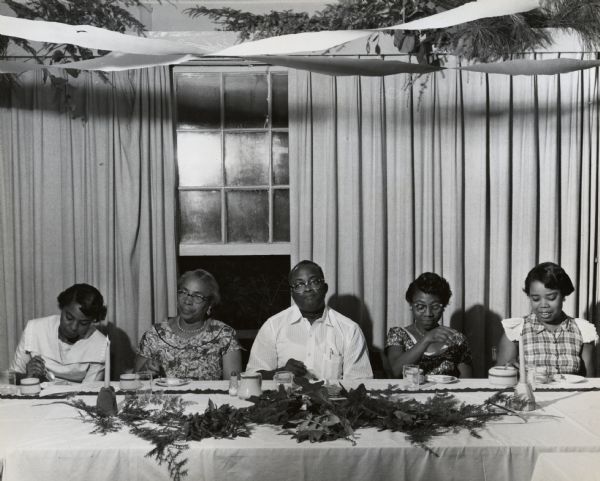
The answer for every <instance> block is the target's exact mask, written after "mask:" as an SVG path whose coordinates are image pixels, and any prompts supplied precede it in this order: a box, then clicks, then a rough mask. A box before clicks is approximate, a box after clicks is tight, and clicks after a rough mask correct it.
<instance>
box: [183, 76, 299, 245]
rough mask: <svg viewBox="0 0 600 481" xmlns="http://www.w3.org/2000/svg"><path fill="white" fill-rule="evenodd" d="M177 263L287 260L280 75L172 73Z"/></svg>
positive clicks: (284, 96) (284, 99) (284, 100)
mask: <svg viewBox="0 0 600 481" xmlns="http://www.w3.org/2000/svg"><path fill="white" fill-rule="evenodd" d="M174 85H175V100H176V109H177V110H176V129H177V133H176V135H177V138H176V144H177V163H178V169H179V236H180V239H179V240H180V243H179V251H180V255H184V256H186V255H194V256H197V255H287V254H289V252H290V243H289V242H290V221H289V219H290V215H289V210H290V191H289V165H288V89H287V72H285V71H282V70H276V69H273V68H270V67H252V68H250V67H176V68H175V69H174Z"/></svg>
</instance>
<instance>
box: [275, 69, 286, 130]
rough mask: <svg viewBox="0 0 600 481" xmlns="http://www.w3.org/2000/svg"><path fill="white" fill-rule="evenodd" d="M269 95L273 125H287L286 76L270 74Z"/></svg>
mask: <svg viewBox="0 0 600 481" xmlns="http://www.w3.org/2000/svg"><path fill="white" fill-rule="evenodd" d="M271 96H272V97H273V105H272V107H271V109H272V115H273V120H272V122H273V127H276V128H277V127H279V128H282V127H283V128H286V127H287V126H288V76H287V74H273V75H272V76H271Z"/></svg>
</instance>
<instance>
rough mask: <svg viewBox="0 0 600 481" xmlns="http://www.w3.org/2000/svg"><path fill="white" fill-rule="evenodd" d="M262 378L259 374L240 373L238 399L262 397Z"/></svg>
mask: <svg viewBox="0 0 600 481" xmlns="http://www.w3.org/2000/svg"><path fill="white" fill-rule="evenodd" d="M261 385H262V376H261V375H260V373H259V372H242V373H240V384H239V386H238V397H239V398H240V399H248V398H249V397H251V396H260V395H261V394H262V389H261Z"/></svg>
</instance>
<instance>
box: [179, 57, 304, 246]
mask: <svg viewBox="0 0 600 481" xmlns="http://www.w3.org/2000/svg"><path fill="white" fill-rule="evenodd" d="M244 71H246V72H259V73H274V72H283V73H288V71H289V70H288V69H287V68H283V67H273V66H269V65H264V64H256V63H253V64H244V63H241V62H240V61H238V62H228V61H223V60H220V59H219V60H216V61H199V62H193V63H187V64H185V65H180V66H175V67H173V68H172V79H173V89H172V95H173V105H174V106H176V105H177V99H176V91H175V76H176V74H182V73H183V74H185V73H228V72H233V73H244ZM288 85H289V82H288ZM288 92H289V90H288ZM270 93H271V90H270V89H269V95H270ZM221 94H223V91H222V90H221ZM269 101H270V99H269ZM175 108H176V107H175ZM221 108H223V102H221ZM222 114H223V113H222V112H221V115H222ZM173 117H174V118H173V125H174V137H175V140H174V148H175V159H176V163H177V165H179V163H178V160H177V143H176V142H177V122H176V112H175V109H174V112H173ZM241 130H244V131H252V130H253V129H251V128H250V129H241ZM256 130H257V131H258V130H259V131H263V129H256ZM221 131H222V132H224V131H226V129H225V130H223V129H222V130H221ZM285 131H287V132H288V138H289V122H288V128H287V129H284V128H277V127H276V128H271V129H270V130H269V132H270V133H271V132H285ZM270 145H272V144H270ZM272 154H273V150H272V147H271V148H269V156H270V158H269V184H268V186H267V185H264V186H260V185H257V186H247V187H241V186H236V187H235V188H231V189H229V188H228V187H227V186H223V187H218V189H219V190H221V195H222V197H221V206H222V208H225V205H226V204H225V202H224V199H223V196H224V195H225V192H226V191H227V190H243V189H244V188H247V189H250V190H252V189H256V188H257V187H258V188H261V187H262V188H264V187H268V191H269V213H270V215H271V216H272V215H273V205H272V204H273V196H272V193H273V191H274V190H277V189H273V184H272V182H273V179H272V175H271V169H272V166H273V158H272ZM290 175H291V169H290ZM280 187H284V186H280ZM204 189H206V187H204V186H202V187H199V186H186V187H179V185H178V186H177V196H178V197H179V192H180V191H185V190H190V191H195V190H204ZM287 190H288V192H290V213H291V210H292V207H291V202H292V198H291V197H292V196H291V179H290V182H289V183H288V185H287ZM177 214H178V217H179V212H178V213H177ZM290 219H291V215H290ZM226 228H227V226H226V225H225V214H224V213H222V214H221V229H222V232H224V233H225V232H226ZM272 228H273V221H272V218H271V219H269V237H271V236H272V232H271V231H272ZM290 235H291V226H290ZM291 253H292V245H291V242H271V243H258V242H254V243H229V244H228V243H226V242H220V243H189V242H188V243H185V244H182V243H181V242H180V243H179V255H180V256H264V255H290V256H291Z"/></svg>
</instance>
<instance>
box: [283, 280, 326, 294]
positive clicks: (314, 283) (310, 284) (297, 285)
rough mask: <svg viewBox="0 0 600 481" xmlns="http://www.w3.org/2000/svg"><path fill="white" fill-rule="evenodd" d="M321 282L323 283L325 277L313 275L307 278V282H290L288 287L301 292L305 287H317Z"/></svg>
mask: <svg viewBox="0 0 600 481" xmlns="http://www.w3.org/2000/svg"><path fill="white" fill-rule="evenodd" d="M323 284H325V279H323V278H322V277H313V278H312V279H309V280H308V282H304V281H298V282H295V283H294V284H290V289H292V291H294V292H302V291H303V290H304V289H306V288H307V287H308V288H310V289H318V288H319V287H321V286H322V285H323Z"/></svg>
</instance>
